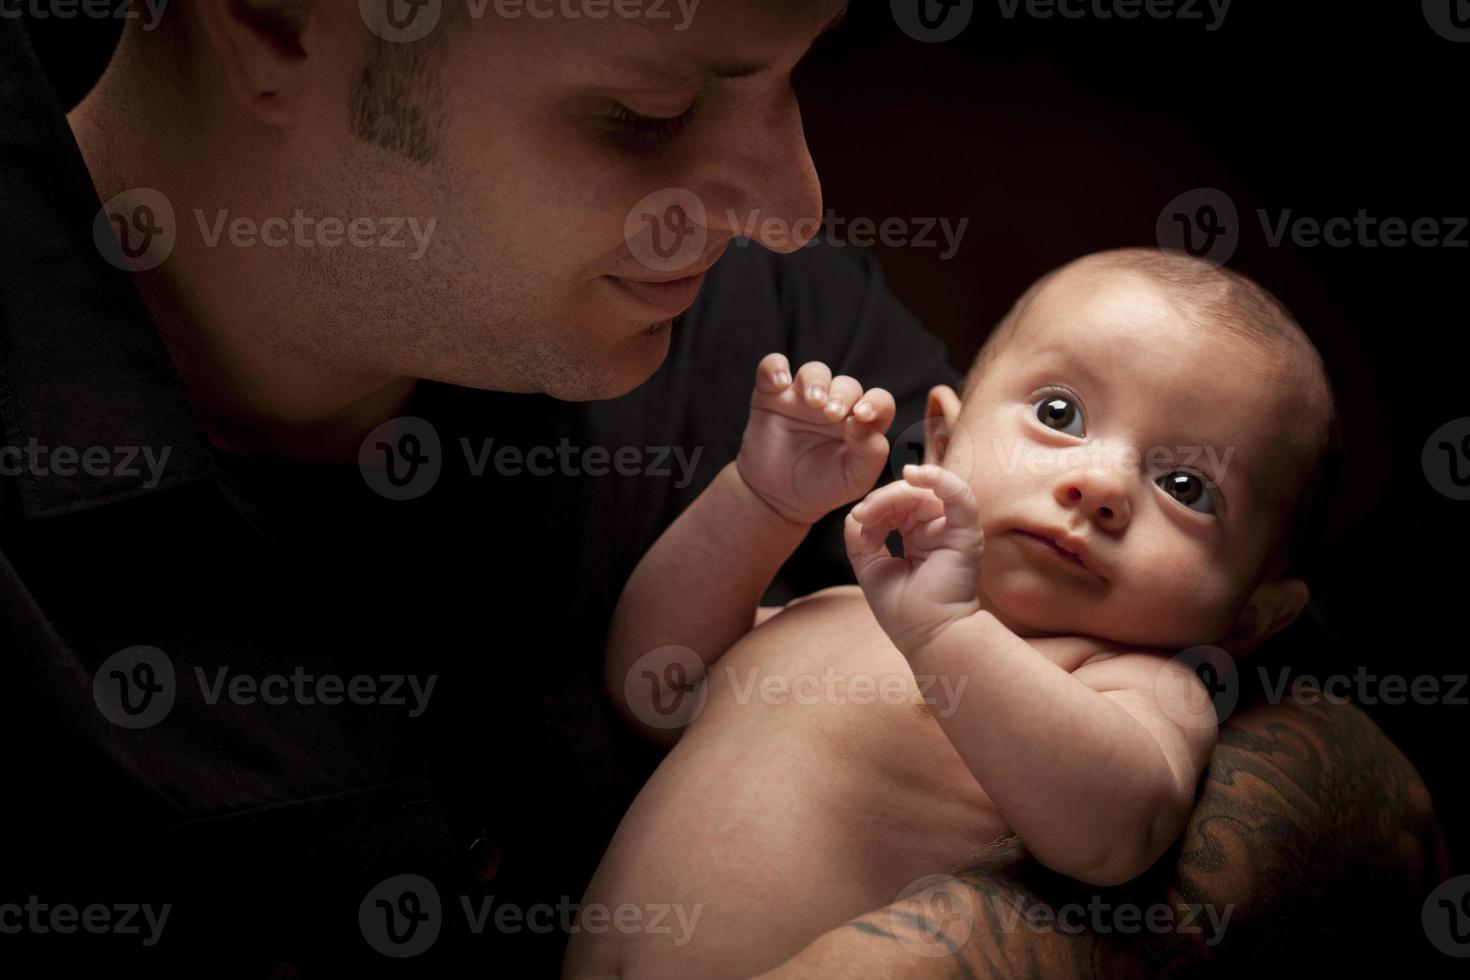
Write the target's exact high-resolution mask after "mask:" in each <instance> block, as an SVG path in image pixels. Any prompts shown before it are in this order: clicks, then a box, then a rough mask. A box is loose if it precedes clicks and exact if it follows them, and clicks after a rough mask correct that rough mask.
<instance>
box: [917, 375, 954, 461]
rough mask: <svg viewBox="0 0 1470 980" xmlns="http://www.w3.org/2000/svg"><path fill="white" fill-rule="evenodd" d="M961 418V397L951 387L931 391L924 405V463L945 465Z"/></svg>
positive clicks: (936, 386)
mask: <svg viewBox="0 0 1470 980" xmlns="http://www.w3.org/2000/svg"><path fill="white" fill-rule="evenodd" d="M959 418H960V396H959V395H956V394H955V392H954V389H953V388H951V387H950V386H949V385H935V386H934V387H933V388H930V389H929V400H928V402H927V403H926V404H925V405H924V463H925V464H926V465H927V464H930V463H935V464H938V465H941V466H942V465H944V460H945V458H946V457H947V456H948V455H949V447H950V443H951V441H952V440H953V437H954V431H955V426H956V424H957V423H958V422H959Z"/></svg>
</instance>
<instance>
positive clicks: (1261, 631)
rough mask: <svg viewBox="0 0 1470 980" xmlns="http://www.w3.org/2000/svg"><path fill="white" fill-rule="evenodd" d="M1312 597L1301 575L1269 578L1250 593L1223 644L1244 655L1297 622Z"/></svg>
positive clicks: (1239, 655) (1235, 654)
mask: <svg viewBox="0 0 1470 980" xmlns="http://www.w3.org/2000/svg"><path fill="white" fill-rule="evenodd" d="M1310 598H1311V591H1310V590H1309V589H1308V588H1307V583H1306V582H1303V581H1302V580H1301V579H1299V578H1272V579H1267V580H1266V581H1264V582H1262V583H1261V584H1260V585H1259V586H1257V587H1256V591H1255V592H1253V593H1251V597H1250V599H1248V600H1247V601H1246V604H1245V608H1244V609H1242V610H1241V611H1240V616H1239V617H1237V618H1236V620H1235V625H1234V626H1232V627H1231V628H1230V633H1229V634H1228V635H1227V636H1226V637H1225V638H1224V639H1223V640H1221V641H1220V645H1221V646H1223V647H1224V648H1225V649H1227V650H1229V651H1230V652H1231V653H1232V654H1233V655H1234V656H1236V657H1244V656H1245V655H1246V654H1248V653H1250V652H1251V651H1252V650H1254V649H1255V648H1256V647H1258V646H1260V645H1261V644H1262V643H1264V642H1265V641H1266V640H1267V639H1269V638H1270V637H1272V636H1274V635H1276V634H1277V633H1279V632H1281V631H1282V630H1284V629H1286V628H1287V627H1288V626H1290V625H1291V624H1292V623H1294V622H1296V618H1297V617H1298V616H1300V615H1301V614H1302V610H1303V609H1305V608H1306V607H1307V600H1308V599H1310Z"/></svg>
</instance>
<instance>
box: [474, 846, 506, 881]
mask: <svg viewBox="0 0 1470 980" xmlns="http://www.w3.org/2000/svg"><path fill="white" fill-rule="evenodd" d="M470 874H471V875H472V876H473V877H474V879H475V880H476V881H480V882H485V881H493V880H495V876H496V875H498V874H500V848H499V846H497V845H496V843H495V841H493V840H491V839H490V838H489V837H481V838H479V839H478V840H476V841H475V842H474V843H473V844H471V845H470Z"/></svg>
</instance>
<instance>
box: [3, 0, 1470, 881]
mask: <svg viewBox="0 0 1470 980" xmlns="http://www.w3.org/2000/svg"><path fill="white" fill-rule="evenodd" d="M1446 2H1449V0H1446ZM32 28H33V36H34V37H35V40H36V44H37V48H38V50H39V52H40V54H41V55H42V57H43V59H44V60H45V61H46V62H47V64H48V69H49V70H50V71H51V73H52V75H53V81H54V82H55V84H56V85H57V87H58V90H59V92H60V93H61V95H62V98H63V101H64V102H66V103H67V104H70V103H72V102H74V101H75V100H76V99H78V98H80V96H81V95H82V93H83V92H85V90H86V89H87V88H88V87H89V86H90V84H91V83H92V81H93V79H95V77H96V76H97V74H98V73H99V72H100V71H101V68H102V65H103V64H104V63H105V59H106V57H107V52H108V50H109V49H110V46H111V44H112V41H113V36H114V34H115V27H114V25H112V24H109V23H88V22H85V21H69V22H65V23H60V22H55V21H52V22H49V23H45V24H32ZM1467 79H1470V44H1455V43H1452V42H1450V41H1448V40H1445V39H1444V38H1442V37H1440V36H1439V35H1438V34H1436V33H1435V32H1434V31H1433V30H1432V29H1431V28H1430V26H1429V25H1428V23H1427V21H1426V19H1425V15H1424V13H1423V10H1422V9H1421V6H1420V4H1418V3H1398V4H1393V5H1389V4H1383V5H1381V6H1378V7H1377V8H1376V9H1375V11H1374V12H1373V13H1372V14H1371V15H1370V14H1368V13H1367V12H1366V11H1364V10H1362V9H1355V8H1352V7H1344V6H1342V5H1327V6H1323V7H1317V8H1316V9H1308V8H1307V7H1306V5H1288V4H1284V3H1280V2H1277V0H1236V2H1235V3H1233V4H1232V5H1231V7H1230V9H1229V12H1228V15H1227V16H1226V17H1225V19H1224V21H1223V23H1222V26H1221V27H1220V28H1219V29H1218V30H1216V31H1213V32H1211V31H1207V30H1206V25H1205V23H1204V22H1201V21H1197V20H1196V21H1182V20H1177V19H1175V20H1148V19H1138V20H1131V21H1124V20H1106V21H1105V20H1099V19H1096V18H1089V19H1083V20H1064V19H1061V18H1051V19H1047V20H1041V19H1034V18H1029V17H1027V16H1025V14H1024V9H1023V10H1022V13H1021V14H1019V15H1018V16H1017V17H1015V18H1013V19H1007V18H1005V17H1004V16H1002V14H1001V7H1000V5H999V4H998V3H995V2H992V3H988V4H987V3H977V4H976V7H975V13H974V18H973V20H972V21H971V23H970V24H969V26H968V28H967V29H966V30H965V31H964V33H963V34H962V35H961V36H960V37H958V38H956V39H954V40H951V41H948V42H944V43H939V44H925V43H920V42H919V41H916V40H914V39H913V38H911V37H909V36H908V35H906V34H905V33H904V32H903V31H902V30H900V29H899V28H898V27H897V26H896V24H895V22H894V20H893V17H892V16H891V13H890V9H889V5H888V3H887V2H886V0H856V2H855V3H854V7H853V9H852V10H851V11H850V13H849V15H848V19H847V21H846V23H845V24H844V25H843V26H842V27H841V28H840V29H839V30H838V31H837V32H836V33H835V34H833V35H832V36H831V37H829V38H827V39H825V40H823V41H822V42H820V43H819V45H818V47H817V48H816V49H815V50H814V51H813V53H812V55H811V57H810V58H809V60H808V61H807V63H806V64H805V65H804V66H803V68H802V69H801V70H800V71H799V73H798V76H797V82H798V88H799V89H800V91H801V94H802V99H803V106H804V112H805V117H806V122H807V130H808V134H809V138H810V144H811V147H812V152H813V155H814V157H815V158H816V162H817V166H818V168H819V171H820V172H821V174H822V178H823V183H824V188H825V194H826V206H827V207H828V208H830V209H832V210H834V211H835V212H836V214H837V215H838V216H840V217H842V218H844V219H849V220H850V219H851V218H854V217H859V216H862V217H868V218H872V219H874V220H875V221H881V220H882V219H884V218H890V217H898V218H904V219H917V218H937V217H941V216H943V217H947V218H949V219H950V220H951V221H952V222H954V221H957V220H958V219H960V218H969V219H970V224H969V227H968V228H967V229H966V232H965V236H964V239H963V242H962V245H961V247H960V250H959V252H958V254H957V255H956V256H955V257H954V258H953V259H951V260H950V261H941V259H940V257H939V256H940V252H941V251H942V249H940V248H914V247H904V248H885V247H883V246H881V245H879V246H876V247H875V248H874V251H875V252H876V253H877V254H878V255H879V257H880V258H881V260H882V263H883V266H884V269H885V270H886V273H887V275H888V277H889V281H890V284H891V286H892V288H893V289H894V291H895V292H896V293H897V294H898V296H899V297H900V298H902V299H903V300H904V301H905V303H906V304H907V305H908V306H909V307H910V308H911V309H912V310H914V312H915V313H917V314H918V315H919V317H920V319H921V320H922V321H923V322H924V323H925V324H927V325H928V327H929V328H930V329H932V330H933V331H935V332H936V333H938V334H939V335H940V336H942V337H943V338H944V340H945V341H946V342H947V343H948V345H949V349H950V352H951V355H952V358H953V359H954V361H955V363H956V365H957V366H960V367H964V366H966V365H967V364H968V363H969V360H970V358H971V357H972V356H973V355H974V353H975V351H976V350H977V349H978V348H979V346H980V344H981V343H982V342H983V340H984V339H985V336H986V334H987V333H988V331H989V330H990V328H991V326H992V325H993V324H994V323H995V322H996V321H997V320H998V319H999V317H1000V316H1001V315H1002V314H1003V313H1004V312H1005V310H1006V309H1007V308H1008V307H1009V305H1010V304H1011V302H1012V301H1013V300H1014V299H1015V298H1016V296H1017V295H1019V294H1020V292H1021V291H1022V290H1023V289H1024V288H1025V287H1026V286H1027V285H1028V284H1029V283H1030V282H1031V281H1032V280H1033V279H1035V278H1036V277H1037V276H1039V275H1040V274H1042V273H1043V272H1045V271H1047V270H1049V269H1051V268H1053V267H1055V266H1057V265H1060V264H1062V263H1063V262H1066V261H1068V260H1070V259H1072V258H1075V257H1077V256H1079V255H1081V254H1084V253H1086V252H1090V251H1094V250H1097V249H1102V248H1110V247H1115V246H1120V245H1147V244H1156V243H1157V238H1156V232H1155V227H1156V222H1157V221H1158V219H1159V216H1160V213H1161V211H1162V210H1163V209H1164V208H1165V205H1166V204H1168V203H1169V202H1170V201H1171V200H1172V199H1173V198H1175V197H1176V196H1177V195H1179V194H1181V193H1183V192H1185V191H1189V190H1191V189H1194V188H1200V187H1213V188H1219V189H1221V190H1223V191H1224V192H1225V193H1226V194H1228V195H1229V197H1230V199H1231V200H1233V201H1234V203H1235V206H1236V208H1237V209H1238V212H1239V215H1240V228H1239V237H1240V243H1239V246H1238V248H1237V249H1236V251H1235V253H1234V256H1233V258H1232V259H1231V262H1230V264H1231V265H1232V266H1233V267H1234V268H1237V269H1239V270H1240V271H1242V272H1245V273H1246V274H1248V275H1251V276H1253V277H1255V278H1256V279H1258V280H1259V281H1260V282H1262V283H1263V284H1264V285H1265V286H1267V288H1269V289H1271V290H1272V291H1273V292H1275V293H1276V294H1277V295H1279V296H1280V297H1281V298H1282V299H1283V300H1284V301H1285V302H1286V304H1287V305H1288V306H1289V307H1291V308H1292V309H1293V310H1294V311H1295V312H1296V314H1297V316H1298V317H1299V319H1300V320H1301V321H1302V323H1303V324H1304V326H1305V327H1306V328H1307V330H1308V332H1309V333H1310V334H1311V335H1312V336H1313V338H1314V340H1315V341H1316V342H1317V344H1318V346H1319V348H1320V349H1321V351H1322V353H1323V356H1324V358H1325V359H1326V361H1327V364H1328V368H1329V370H1330V372H1331V373H1332V376H1333V379H1334V385H1335V387H1336V389H1337V392H1338V398H1339V403H1340V409H1341V412H1342V415H1343V421H1344V426H1345V432H1346V439H1347V458H1346V461H1345V469H1344V472H1343V479H1342V483H1341V485H1340V487H1339V488H1338V492H1337V494H1336V496H1335V498H1334V500H1333V502H1332V504H1331V506H1330V507H1329V509H1328V521H1329V529H1330V535H1329V541H1328V550H1327V553H1326V558H1327V561H1326V563H1325V572H1324V573H1323V574H1321V575H1320V576H1318V578H1317V579H1316V580H1315V581H1314V583H1313V591H1314V594H1315V596H1316V600H1315V611H1316V614H1317V615H1319V616H1320V618H1321V622H1322V624H1323V625H1324V626H1325V630H1323V629H1315V628H1314V629H1311V630H1308V629H1306V628H1305V626H1303V627H1296V628H1293V630H1291V631H1289V632H1288V633H1286V634H1284V635H1283V636H1282V637H1281V638H1280V641H1279V642H1276V643H1274V644H1272V645H1271V647H1272V649H1271V657H1272V658H1273V659H1272V661H1271V662H1272V663H1273V664H1278V665H1279V664H1289V665H1290V666H1291V668H1292V672H1293V676H1297V675H1301V674H1310V675H1314V676H1317V677H1323V676H1326V675H1329V674H1334V673H1341V674H1345V675H1348V676H1352V675H1354V674H1355V673H1356V672H1357V671H1358V670H1359V669H1360V668H1362V669H1366V670H1367V671H1369V672H1371V673H1374V674H1377V675H1380V676H1381V675H1385V674H1398V675H1402V676H1403V677H1405V678H1407V679H1409V680H1412V679H1413V678H1415V677H1418V676H1420V675H1430V676H1435V677H1440V678H1450V677H1453V676H1455V675H1464V674H1466V673H1467V672H1470V665H1467V663H1466V657H1465V651H1466V643H1465V626H1464V622H1465V617H1466V609H1465V606H1464V605H1463V603H1464V602H1465V584H1466V574H1465V565H1466V558H1467V545H1470V534H1467V530H1470V520H1467V519H1466V518H1467V516H1470V502H1456V501H1453V500H1450V499H1448V498H1447V497H1445V496H1443V495H1441V494H1440V493H1438V492H1437V491H1435V490H1434V489H1433V487H1432V486H1431V485H1430V483H1429V482H1428V480H1427V479H1426V476H1425V473H1424V470H1423V468H1422V466H1421V455H1420V454H1421V450H1422V449H1423V447H1424V445H1425V442H1426V440H1427V439H1428V438H1429V436H1430V434H1431V433H1432V432H1434V430H1435V429H1437V428H1438V427H1439V426H1440V425H1442V424H1444V423H1445V422H1448V421H1450V420H1452V419H1456V418H1461V417H1464V416H1467V415H1470V394H1467V392H1470V385H1467V384H1466V377H1465V374H1466V371H1465V367H1466V361H1465V357H1464V353H1463V352H1464V350H1465V349H1466V347H1467V345H1466V344H1465V343H1464V342H1463V337H1464V334H1465V332H1466V331H1467V329H1470V317H1467V316H1466V310H1465V303H1464V301H1463V297H1464V288H1465V283H1466V282H1467V273H1470V249H1467V248H1463V247H1462V248H1459V249H1451V248H1445V247H1438V248H1424V247H1416V246H1414V245H1405V246H1403V247H1399V248H1386V247H1383V246H1381V245H1380V246H1379V247H1377V248H1366V247H1362V246H1360V245H1354V246H1352V247H1329V246H1326V245H1319V246H1318V247H1315V248H1303V247H1299V246H1296V245H1293V244H1291V243H1290V241H1289V240H1288V241H1287V242H1284V243H1283V244H1282V245H1281V246H1279V247H1273V246H1271V245H1270V244H1269V242H1268V240H1267V238H1266V236H1265V234H1264V233H1263V230H1262V227H1261V223H1260V221H1259V220H1258V218H1257V217H1256V212H1257V209H1265V210H1266V211H1267V212H1268V213H1269V215H1270V217H1271V218H1272V219H1273V220H1274V219H1276V218H1278V217H1279V215H1280V212H1282V211H1283V210H1286V209H1290V210H1291V212H1292V213H1293V215H1294V216H1307V217H1313V218H1316V219H1319V220H1325V219H1328V218H1332V217H1336V216H1347V217H1352V216H1354V215H1356V214H1357V212H1358V210H1359V209H1360V208H1361V209H1366V210H1367V212H1368V213H1369V214H1370V215H1373V216H1376V217H1377V218H1379V219H1383V218H1388V217H1397V218H1402V219H1405V220H1406V221H1409V222H1412V221H1413V220H1414V219H1417V218H1423V217H1429V218H1436V219H1444V218H1449V217H1453V216H1461V217H1463V216H1466V215H1467V214H1470V195H1467V194H1466V190H1465V182H1464V174H1465V172H1466V165H1465V157H1464V154H1463V150H1462V140H1463V137H1464V133H1465V130H1466V111H1465V96H1466V92H1467V88H1466V81H1467ZM1464 237H1470V232H1466V233H1465V234H1464ZM1290 424H1292V420H1291V419H1289V418H1288V419H1283V420H1282V425H1283V426H1287V425H1290ZM1263 653H1264V651H1263ZM1275 669H1277V668H1276V667H1273V674H1272V676H1273V677H1274V676H1275V674H1274V670H1275ZM1450 686H1451V682H1449V681H1445V682H1443V683H1442V685H1441V690H1448V688H1449V687H1450ZM1371 690H1372V689H1371V688H1370V691H1371ZM1460 696H1461V699H1462V700H1464V699H1466V698H1470V688H1467V689H1465V690H1462V691H1461V692H1460ZM1364 707H1365V709H1366V710H1367V711H1368V712H1369V714H1370V715H1371V716H1372V717H1373V718H1374V719H1375V720H1376V721H1377V722H1378V723H1379V724H1380V725H1381V726H1382V727H1383V728H1384V729H1385V730H1386V731H1387V733H1388V734H1389V736H1390V737H1391V738H1393V740H1394V741H1395V742H1396V743H1397V744H1398V745H1399V746H1400V747H1401V748H1402V749H1403V750H1404V752H1405V753H1406V754H1407V755H1408V756H1409V758H1410V759H1411V760H1413V762H1414V763H1415V765H1416V766H1417V767H1418V769H1419V771H1420V772H1421V773H1422V774H1423V776H1424V778H1425V780H1426V782H1427V783H1428V785H1429V788H1430V791H1431V793H1432V794H1433V795H1434V798H1435V801H1436V803H1437V805H1438V807H1439V812H1440V818H1441V822H1442V824H1443V826H1444V829H1445V833H1446V837H1447V839H1448V842H1449V846H1450V850H1451V856H1452V859H1453V860H1454V862H1455V867H1456V871H1457V872H1465V871H1467V870H1470V860H1467V857H1466V855H1467V854H1470V832H1467V831H1470V820H1467V817H1470V803H1467V799H1466V793H1465V790H1464V784H1465V782H1466V778H1465V761H1464V758H1463V757H1462V756H1461V755H1460V752H1461V751H1462V745H1463V741H1464V736H1465V733H1466V722H1467V719H1470V706H1466V705H1465V704H1429V705H1423V704H1413V703H1408V704H1403V705H1399V706H1393V705H1386V704H1382V703H1378V704H1365V705H1364Z"/></svg>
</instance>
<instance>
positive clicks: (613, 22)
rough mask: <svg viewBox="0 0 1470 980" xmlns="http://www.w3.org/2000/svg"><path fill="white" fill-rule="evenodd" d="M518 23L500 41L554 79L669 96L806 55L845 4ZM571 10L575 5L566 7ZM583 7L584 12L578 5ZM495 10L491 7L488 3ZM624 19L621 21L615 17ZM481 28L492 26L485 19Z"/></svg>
mask: <svg viewBox="0 0 1470 980" xmlns="http://www.w3.org/2000/svg"><path fill="white" fill-rule="evenodd" d="M544 6H545V7H546V8H547V9H548V10H550V11H553V12H554V14H553V16H549V17H541V18H535V17H531V16H528V15H524V14H523V15H522V16H519V17H516V18H513V19H511V20H508V21H504V22H503V23H501V22H497V23H495V24H491V25H489V26H490V27H491V29H493V30H495V31H496V32H497V33H498V39H500V40H504V41H506V42H509V43H510V44H511V45H512V46H514V47H516V48H519V49H521V50H522V51H523V52H533V53H534V57H535V58H536V59H537V60H538V61H540V62H541V63H543V64H547V63H556V64H557V65H558V66H559V67H558V71H559V72H565V71H566V70H567V69H568V67H574V68H575V70H576V74H577V76H578V78H579V79H580V80H586V81H592V82H596V83H600V84H609V85H617V86H620V87H639V86H646V87H647V88H650V89H657V88H673V87H679V86H686V85H694V84H699V83H702V82H707V81H712V80H720V79H730V78H743V77H747V76H749V75H754V74H757V73H759V72H761V71H764V70H766V69H768V68H771V67H773V66H776V65H778V64H781V63H783V62H787V61H794V60H795V59H797V58H799V57H800V56H801V54H803V53H804V52H805V49H806V48H807V47H809V46H810V45H811V43H812V41H814V40H815V39H816V37H818V36H819V35H820V34H821V33H823V32H824V31H826V30H828V29H830V28H831V27H833V26H835V25H836V24H837V23H838V22H840V20H841V19H842V17H843V15H844V13H845V11H846V7H847V4H846V3H845V2H843V0H608V3H607V14H606V16H599V17H597V18H591V17H588V16H586V15H585V14H583V15H580V16H577V17H567V16H565V15H564V14H563V13H561V12H560V11H561V10H562V8H563V7H565V6H568V4H567V3H565V2H564V0H558V2H557V3H552V2H550V0H547V2H546V3H545V4H544ZM571 6H572V7H573V8H576V4H571ZM583 6H585V4H583ZM492 7H493V0H492ZM619 11H623V13H621V14H620V13H619ZM486 20H487V21H490V20H496V21H498V18H491V17H487V18H486Z"/></svg>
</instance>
